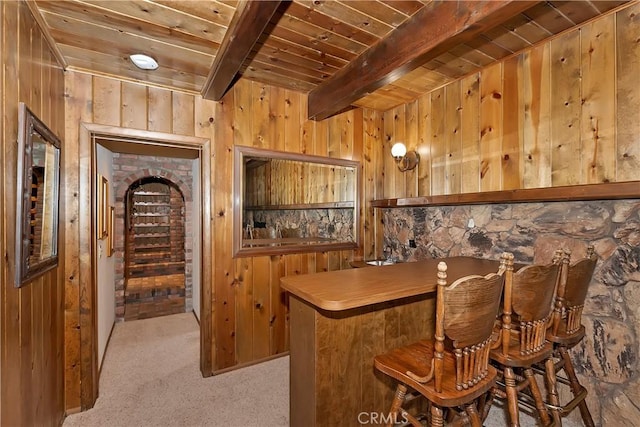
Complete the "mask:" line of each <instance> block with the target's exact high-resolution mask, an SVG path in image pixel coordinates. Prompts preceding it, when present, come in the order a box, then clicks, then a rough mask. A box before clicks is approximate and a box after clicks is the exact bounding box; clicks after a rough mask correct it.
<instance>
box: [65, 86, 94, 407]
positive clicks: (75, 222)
mask: <svg viewBox="0 0 640 427" xmlns="http://www.w3.org/2000/svg"><path fill="white" fill-rule="evenodd" d="M66 94H67V96H66V103H65V107H66V108H65V110H66V115H67V119H66V122H67V124H66V131H65V133H66V137H67V138H66V141H65V143H66V150H63V156H64V174H63V176H64V186H65V210H64V213H63V218H64V226H65V246H67V247H68V248H69V250H68V251H67V256H66V259H65V278H66V282H65V396H66V404H65V405H66V408H67V409H71V410H78V409H80V375H81V370H80V308H79V307H80V294H79V289H80V278H81V276H80V253H79V252H80V251H79V248H80V224H79V218H78V216H79V211H80V200H79V197H78V194H79V191H80V159H79V157H78V139H79V136H78V122H91V121H92V120H93V114H92V111H91V109H90V103H88V102H86V101H87V100H88V99H91V97H92V83H91V76H89V75H86V74H74V75H70V76H69V78H67V80H66Z"/></svg>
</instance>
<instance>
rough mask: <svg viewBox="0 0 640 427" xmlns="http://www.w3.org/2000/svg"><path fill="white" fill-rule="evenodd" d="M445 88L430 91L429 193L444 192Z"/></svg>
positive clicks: (445, 144)
mask: <svg viewBox="0 0 640 427" xmlns="http://www.w3.org/2000/svg"><path fill="white" fill-rule="evenodd" d="M445 108H446V107H445V90H444V88H441V89H437V90H434V91H433V92H431V141H430V143H431V195H434V196H435V195H440V194H444V191H445V176H444V175H445V164H446V156H447V153H446V147H447V143H446V137H445V122H444V118H445Z"/></svg>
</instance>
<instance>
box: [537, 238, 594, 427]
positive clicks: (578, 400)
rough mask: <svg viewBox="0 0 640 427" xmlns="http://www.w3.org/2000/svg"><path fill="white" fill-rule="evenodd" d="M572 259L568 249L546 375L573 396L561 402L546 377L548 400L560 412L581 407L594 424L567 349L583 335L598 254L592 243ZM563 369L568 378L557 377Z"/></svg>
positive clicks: (549, 337)
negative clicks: (565, 387) (584, 313)
mask: <svg viewBox="0 0 640 427" xmlns="http://www.w3.org/2000/svg"><path fill="white" fill-rule="evenodd" d="M569 258H570V253H569V251H565V254H564V257H563V264H562V271H561V276H560V277H561V278H560V282H559V284H558V291H557V295H556V299H555V307H554V311H553V317H552V326H551V328H550V329H549V330H548V331H547V335H546V338H547V340H548V341H550V342H551V343H553V349H554V352H553V359H548V360H547V361H546V363H545V374H546V377H547V378H550V379H553V378H556V380H557V381H558V382H560V383H562V384H565V385H568V386H569V387H570V389H571V392H572V394H573V399H571V400H570V401H569V402H567V403H565V404H564V405H560V402H559V398H558V392H557V388H556V387H557V384H556V382H555V381H553V382H550V381H549V380H547V383H548V387H549V390H548V391H549V403H550V407H551V408H553V409H555V410H556V411H557V412H558V413H559V414H560V415H567V414H568V413H570V412H571V411H573V409H575V407H576V406H578V407H579V408H580V415H581V416H582V421H583V422H584V424H585V425H586V426H593V425H594V423H593V418H591V413H590V412H589V408H588V407H587V402H586V401H585V398H586V397H587V390H586V389H585V388H584V387H583V386H582V385H581V384H580V382H579V381H578V377H577V376H576V373H575V370H574V368H573V363H572V362H571V357H570V356H569V351H568V350H569V349H570V348H572V347H574V346H575V345H576V344H578V343H579V342H580V341H582V339H583V338H584V326H583V325H582V309H583V307H584V301H585V299H586V297H587V290H588V288H589V283H590V282H591V278H592V276H593V272H594V270H595V268H596V262H597V257H596V256H595V254H594V250H593V246H589V247H588V248H587V255H586V257H585V258H582V259H580V260H579V261H577V262H576V263H575V264H572V265H569ZM562 370H563V371H564V372H565V374H566V375H567V377H559V376H556V374H557V373H558V372H559V371H562ZM550 374H552V375H550Z"/></svg>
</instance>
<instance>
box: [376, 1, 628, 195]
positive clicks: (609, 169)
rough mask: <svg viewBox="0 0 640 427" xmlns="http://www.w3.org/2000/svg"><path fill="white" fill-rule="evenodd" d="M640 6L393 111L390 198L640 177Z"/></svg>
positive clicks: (388, 130) (387, 132) (388, 129)
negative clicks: (402, 164)
mask: <svg viewBox="0 0 640 427" xmlns="http://www.w3.org/2000/svg"><path fill="white" fill-rule="evenodd" d="M639 16H640V4H638V3H633V4H632V5H630V6H629V7H627V8H624V9H622V10H619V11H618V12H616V13H613V14H609V15H606V16H603V17H600V18H598V19H596V20H593V21H591V22H588V23H587V24H585V25H582V26H581V27H579V28H576V29H574V30H571V31H569V32H566V33H564V34H562V35H560V36H558V37H556V38H553V39H552V40H549V41H547V42H545V43H542V44H540V45H538V46H536V47H534V48H533V49H530V50H528V51H525V52H523V53H521V54H519V55H517V56H513V57H510V58H508V59H506V60H505V61H502V62H500V63H497V64H494V65H491V66H488V67H486V68H484V69H483V70H482V71H481V72H479V73H477V74H473V75H470V76H467V77H465V78H463V79H461V80H458V81H456V82H453V83H451V84H448V85H446V86H444V87H442V88H440V89H438V90H435V91H433V92H431V93H429V94H427V95H424V96H423V97H421V98H420V99H418V100H416V101H414V102H411V103H408V104H404V105H401V106H399V107H397V108H395V109H393V110H390V111H387V112H385V113H384V117H383V119H384V125H383V127H384V141H385V148H384V153H385V156H386V154H387V153H389V152H390V149H391V145H392V144H393V143H395V142H397V141H404V142H405V143H406V145H407V146H408V148H410V149H417V150H418V152H419V154H420V156H421V158H420V165H419V167H418V169H417V170H414V171H411V172H408V173H401V172H399V171H397V169H396V168H395V167H394V166H393V162H392V160H391V159H389V158H388V157H389V156H386V157H385V163H384V166H385V169H384V170H385V175H386V177H385V181H384V194H385V198H396V197H413V196H426V195H439V194H459V193H468V192H477V191H493V190H509V189H518V188H537V187H555V186H563V185H576V184H597V183H604V182H619V181H632V180H638V179H640V85H638V83H637V79H638V75H640V46H639V45H638V42H637V40H638V38H639V37H640V20H639V19H638V17H639Z"/></svg>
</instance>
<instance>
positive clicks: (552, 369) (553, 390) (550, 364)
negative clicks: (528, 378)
mask: <svg viewBox="0 0 640 427" xmlns="http://www.w3.org/2000/svg"><path fill="white" fill-rule="evenodd" d="M544 366H545V373H546V375H545V379H546V383H547V394H548V399H549V403H551V404H552V405H553V406H555V407H559V406H560V398H559V397H558V386H557V381H556V365H555V363H554V360H553V357H550V358H548V359H547V360H546V361H545V362H544ZM551 415H552V416H553V421H554V422H555V425H557V426H562V419H561V417H560V415H561V414H560V412H559V411H558V410H555V409H552V410H551Z"/></svg>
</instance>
